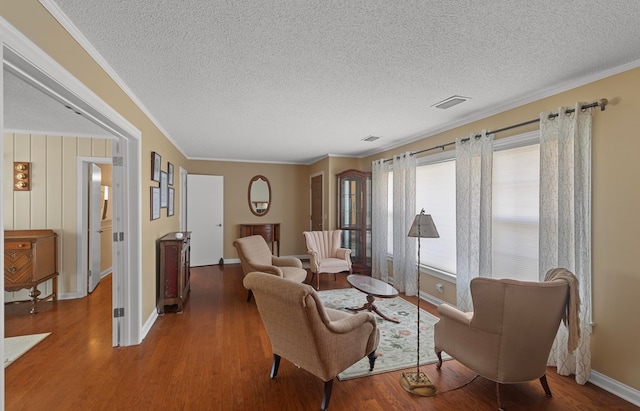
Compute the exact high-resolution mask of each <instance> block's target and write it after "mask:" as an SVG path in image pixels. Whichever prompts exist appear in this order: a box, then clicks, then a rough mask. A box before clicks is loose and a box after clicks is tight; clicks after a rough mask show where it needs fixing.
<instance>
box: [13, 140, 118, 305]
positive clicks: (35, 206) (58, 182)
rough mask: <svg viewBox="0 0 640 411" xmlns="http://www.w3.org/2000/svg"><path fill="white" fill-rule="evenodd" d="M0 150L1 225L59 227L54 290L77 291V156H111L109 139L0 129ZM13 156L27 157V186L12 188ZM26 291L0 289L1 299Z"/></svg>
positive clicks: (45, 292)
mask: <svg viewBox="0 0 640 411" xmlns="http://www.w3.org/2000/svg"><path fill="white" fill-rule="evenodd" d="M2 154H3V170H2V173H3V176H4V178H3V186H2V190H3V195H4V197H3V204H2V211H3V218H4V229H5V230H35V229H50V230H54V231H55V232H56V233H58V270H59V272H60V276H59V278H58V292H59V293H60V294H65V293H74V292H76V291H77V289H76V288H77V287H76V262H77V261H76V254H77V252H76V247H77V238H78V236H79V235H80V234H79V233H78V232H77V221H78V220H77V213H78V210H77V190H78V185H77V181H78V162H77V158H78V157H111V141H110V140H108V139H92V138H75V137H63V136H46V135H31V134H13V133H5V134H4V139H3V149H2ZM14 161H28V162H30V163H31V173H30V174H31V175H30V177H31V190H30V191H13V162H14ZM109 245H110V243H109ZM49 283H50V281H49V282H47V283H46V284H44V285H43V286H44V288H42V287H41V291H42V292H43V295H48V294H49V293H50V292H51V290H50V286H51V285H50V284H49ZM28 295H29V292H28V291H27V290H20V291H15V292H10V293H7V292H5V300H6V301H15V300H24V299H26V298H28Z"/></svg>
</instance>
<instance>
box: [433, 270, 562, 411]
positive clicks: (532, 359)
mask: <svg viewBox="0 0 640 411" xmlns="http://www.w3.org/2000/svg"><path fill="white" fill-rule="evenodd" d="M470 286H471V297H472V300H473V309H474V311H473V312H462V311H460V310H458V309H456V308H454V307H452V306H450V305H447V304H442V305H440V306H439V307H438V313H439V314H440V321H439V322H438V323H436V325H435V327H434V339H435V351H436V354H437V356H438V364H437V369H438V370H440V368H441V366H442V356H441V354H442V351H445V352H446V353H447V354H449V355H450V356H451V357H453V358H454V359H455V360H457V361H458V362H460V363H461V364H463V365H464V366H466V367H467V368H469V369H471V370H472V371H473V372H475V373H477V374H479V375H480V376H482V377H485V378H487V379H489V380H492V381H495V382H496V397H497V400H498V406H499V408H500V409H501V410H502V409H503V405H502V399H501V395H500V386H501V384H511V383H520V382H525V381H530V380H535V379H539V380H540V383H541V384H542V388H543V389H544V391H545V393H546V395H547V396H548V397H551V390H550V389H549V385H548V384H547V377H546V370H547V360H548V358H549V352H550V351H551V346H552V344H553V341H554V339H555V336H556V333H557V332H558V326H559V325H560V321H561V319H562V318H563V313H564V312H565V308H566V305H567V303H568V295H569V294H568V290H569V286H568V283H567V282H566V281H563V280H556V281H548V282H540V283H538V282H525V281H516V280H508V279H501V280H497V279H491V278H474V279H473V280H471V285H470Z"/></svg>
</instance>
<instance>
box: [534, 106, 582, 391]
mask: <svg viewBox="0 0 640 411" xmlns="http://www.w3.org/2000/svg"><path fill="white" fill-rule="evenodd" d="M581 107H582V104H580V103H579V104H576V106H575V111H574V112H573V113H567V112H566V111H567V108H566V107H561V108H560V109H559V110H558V113H559V115H558V116H557V117H555V118H553V119H549V113H542V114H541V116H540V265H539V267H540V280H543V279H544V276H545V274H546V272H547V271H548V270H550V269H552V268H555V267H562V268H566V269H568V270H569V271H571V272H573V273H574V274H575V275H576V277H577V278H578V281H579V284H580V341H579V343H578V348H577V349H576V350H575V352H574V353H572V354H570V353H569V352H568V350H567V338H568V330H567V328H566V327H565V326H564V324H561V325H560V330H559V331H558V335H557V336H556V340H555V342H554V345H553V348H552V350H551V355H550V358H549V365H555V366H557V367H558V374H560V375H569V374H575V376H576V377H575V378H576V382H578V384H584V383H586V382H587V379H588V378H589V374H590V373H591V352H590V339H591V326H590V324H591V110H590V109H587V110H585V111H583V110H582V108H581Z"/></svg>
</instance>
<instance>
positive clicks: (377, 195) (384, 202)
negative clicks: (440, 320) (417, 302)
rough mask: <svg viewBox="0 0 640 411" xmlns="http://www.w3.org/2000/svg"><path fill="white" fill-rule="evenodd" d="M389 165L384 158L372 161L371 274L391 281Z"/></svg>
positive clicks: (386, 281) (385, 280)
mask: <svg viewBox="0 0 640 411" xmlns="http://www.w3.org/2000/svg"><path fill="white" fill-rule="evenodd" d="M389 168H390V167H389V165H388V164H387V162H385V160H384V159H382V160H376V161H373V162H372V163H371V185H372V188H373V196H372V201H371V202H372V210H371V219H372V221H371V254H372V256H371V275H372V276H373V278H377V279H379V280H382V281H384V282H385V283H388V282H389V266H388V264H387V254H388V250H387V238H388V237H389V199H388V196H389Z"/></svg>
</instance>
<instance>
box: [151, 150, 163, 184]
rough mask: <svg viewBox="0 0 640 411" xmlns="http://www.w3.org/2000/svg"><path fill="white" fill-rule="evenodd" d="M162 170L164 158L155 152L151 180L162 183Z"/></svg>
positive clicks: (153, 153)
mask: <svg viewBox="0 0 640 411" xmlns="http://www.w3.org/2000/svg"><path fill="white" fill-rule="evenodd" d="M161 169H162V156H161V155H160V154H158V153H156V152H155V151H152V152H151V180H153V181H160V170H161Z"/></svg>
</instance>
